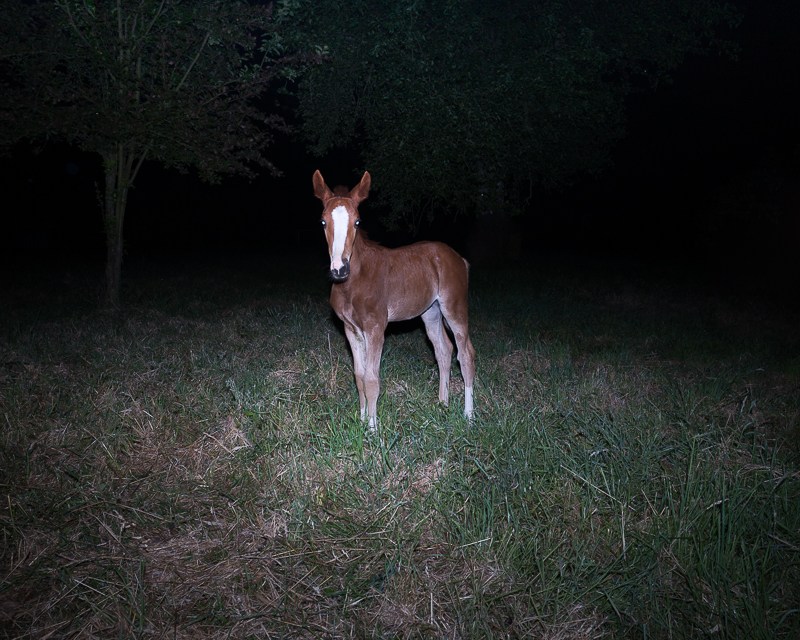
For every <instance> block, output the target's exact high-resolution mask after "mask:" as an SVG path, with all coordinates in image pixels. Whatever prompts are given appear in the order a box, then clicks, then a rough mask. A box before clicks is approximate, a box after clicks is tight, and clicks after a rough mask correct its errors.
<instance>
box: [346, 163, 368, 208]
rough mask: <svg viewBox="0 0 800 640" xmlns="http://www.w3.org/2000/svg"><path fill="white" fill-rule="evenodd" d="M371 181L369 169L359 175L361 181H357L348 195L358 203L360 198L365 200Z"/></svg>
mask: <svg viewBox="0 0 800 640" xmlns="http://www.w3.org/2000/svg"><path fill="white" fill-rule="evenodd" d="M371 183H372V178H371V177H370V175H369V171H365V172H364V175H363V176H361V182H359V183H358V184H357V185H356V186H355V187H353V190H352V191H351V192H350V197H351V198H352V199H353V202H355V203H356V206H358V203H359V202H361V201H362V200H366V199H367V196H368V195H369V186H370V184H371Z"/></svg>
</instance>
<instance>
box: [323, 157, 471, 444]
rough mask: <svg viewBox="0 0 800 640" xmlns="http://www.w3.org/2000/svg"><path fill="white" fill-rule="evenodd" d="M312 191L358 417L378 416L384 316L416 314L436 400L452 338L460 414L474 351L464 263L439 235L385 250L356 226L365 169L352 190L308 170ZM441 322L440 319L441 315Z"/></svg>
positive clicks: (373, 419)
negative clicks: (428, 348)
mask: <svg viewBox="0 0 800 640" xmlns="http://www.w3.org/2000/svg"><path fill="white" fill-rule="evenodd" d="M313 181H314V195H315V196H317V198H319V199H320V200H322V205H323V211H322V226H323V228H324V230H325V238H326V240H327V241H328V252H329V254H330V258H331V265H330V276H331V280H333V286H332V287H331V306H332V307H333V310H334V311H335V312H336V315H337V316H339V318H340V319H341V320H342V322H343V323H344V331H345V334H346V335H347V340H348V342H349V343H350V349H351V350H352V352H353V369H354V370H355V377H356V387H358V401H359V405H360V407H361V419H362V420H367V419H368V420H369V427H370V429H375V427H376V425H377V421H378V411H377V404H378V393H379V391H380V379H379V373H380V365H381V353H382V351H383V340H384V332H385V331H386V325H387V324H388V323H389V322H394V321H396V320H409V319H411V318H416V317H418V316H421V317H422V321H423V323H424V324H425V331H426V332H427V334H428V338H429V339H430V341H431V343H432V344H433V350H434V353H435V354H436V362H437V364H438V365H439V400H440V401H441V402H443V403H444V404H447V401H448V395H449V389H448V386H449V382H450V362H451V358H452V355H453V345H452V343H451V342H450V339H449V337H448V335H447V331H446V329H445V325H446V326H447V327H448V328H449V329H450V331H452V333H453V336H454V337H455V341H456V346H457V348H458V361H459V363H460V365H461V375H462V377H463V378H464V415H465V416H466V417H467V418H468V419H469V418H472V413H473V382H474V379H475V350H474V349H473V347H472V342H470V339H469V321H468V309H467V306H468V305H467V287H468V271H469V264H468V263H467V261H466V260H464V259H463V258H462V257H461V256H460V255H458V253H456V252H455V251H454V250H453V249H451V248H450V247H448V246H447V245H446V244H443V243H441V242H417V243H415V244H411V245H408V246H405V247H399V248H397V249H387V248H385V247H382V246H380V245H379V244H377V243H375V242H372V241H370V240H368V239H367V238H366V237H364V235H363V234H361V233H358V225H359V223H360V218H359V214H358V205H359V204H360V203H361V201H363V200H364V199H365V198H366V197H367V195H368V194H369V187H370V175H369V173H368V172H364V175H363V177H362V178H361V181H360V182H359V183H358V184H357V185H356V186H355V187H353V189H352V190H351V191H349V192H348V191H347V189H346V188H342V187H337V188H336V191H335V192H334V191H331V190H330V189H329V188H328V186H327V185H326V184H325V180H324V178H323V177H322V174H321V173H320V172H319V171H316V172H314V179H313ZM443 321H444V322H443Z"/></svg>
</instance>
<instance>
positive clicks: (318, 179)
mask: <svg viewBox="0 0 800 640" xmlns="http://www.w3.org/2000/svg"><path fill="white" fill-rule="evenodd" d="M313 182H314V195H315V196H317V198H319V199H320V200H322V202H325V201H327V200H330V199H331V198H332V197H333V192H332V191H331V190H330V189H328V185H327V184H325V178H323V177H322V174H321V173H320V172H319V169H317V170H316V171H315V172H314V178H313Z"/></svg>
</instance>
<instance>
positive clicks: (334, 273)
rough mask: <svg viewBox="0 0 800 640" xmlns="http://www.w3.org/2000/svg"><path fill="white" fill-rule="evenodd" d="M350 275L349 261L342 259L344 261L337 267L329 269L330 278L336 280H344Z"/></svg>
mask: <svg viewBox="0 0 800 640" xmlns="http://www.w3.org/2000/svg"><path fill="white" fill-rule="evenodd" d="M349 275H350V261H349V260H344V263H343V264H342V266H341V267H339V268H338V269H331V279H332V280H335V281H337V282H341V281H342V280H346V279H347V277H348V276H349Z"/></svg>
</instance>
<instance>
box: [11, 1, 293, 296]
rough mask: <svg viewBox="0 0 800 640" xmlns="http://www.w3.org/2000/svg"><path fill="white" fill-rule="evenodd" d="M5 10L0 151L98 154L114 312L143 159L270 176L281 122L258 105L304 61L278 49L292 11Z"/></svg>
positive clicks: (134, 6)
mask: <svg viewBox="0 0 800 640" xmlns="http://www.w3.org/2000/svg"><path fill="white" fill-rule="evenodd" d="M12 4H13V5H15V6H13V7H11V6H8V7H6V8H5V10H4V12H3V14H2V17H0V38H2V41H0V45H2V47H1V49H2V51H3V52H4V53H3V54H2V57H1V58H0V64H1V65H2V66H0V92H2V94H3V98H4V99H3V104H2V106H0V135H1V136H2V138H0V143H2V144H3V145H4V146H5V147H6V148H8V147H9V146H10V145H11V144H13V143H15V142H17V141H20V140H28V141H34V140H49V139H55V140H61V141H66V142H67V143H70V144H73V145H75V146H76V147H78V148H80V149H82V150H84V151H89V152H92V153H96V154H98V155H99V156H100V158H101V159H102V168H103V174H104V181H103V184H102V186H101V188H100V189H99V191H100V200H101V208H102V211H103V219H104V223H105V233H106V246H107V262H106V302H107V303H108V304H109V305H111V306H112V307H117V306H119V303H120V277H121V268H122V259H123V224H124V220H125V209H126V204H127V199H128V193H129V191H130V189H131V188H132V187H133V185H134V182H135V179H136V176H137V174H138V172H139V170H140V168H141V167H142V163H143V162H144V161H145V160H155V161H159V162H161V163H163V164H164V165H166V166H169V167H177V168H179V169H184V170H185V169H188V168H189V167H195V168H197V170H198V171H199V174H200V175H201V176H202V177H204V178H206V179H208V180H212V181H213V180H216V179H218V178H219V177H220V176H222V175H225V174H244V175H252V174H253V172H254V170H256V169H257V168H267V169H270V170H273V171H274V170H275V167H274V166H272V164H271V163H270V162H269V160H268V159H267V157H266V156H265V155H264V152H265V149H266V148H267V147H268V145H269V143H270V141H271V140H272V137H273V135H274V134H275V132H276V131H277V130H280V129H282V128H284V127H285V123H284V121H283V120H282V118H281V117H279V116H278V115H277V112H276V111H275V110H274V109H273V108H271V106H270V105H269V104H268V103H267V102H265V100H264V99H263V97H264V94H265V91H266V90H267V89H268V88H269V87H270V86H271V84H272V83H273V82H274V81H275V80H276V79H277V78H279V77H282V76H286V75H287V74H288V75H291V74H293V73H296V72H297V71H298V70H299V69H300V67H301V66H302V65H303V64H304V62H305V61H304V60H303V59H302V57H301V56H299V55H292V54H291V53H290V52H288V51H287V49H286V46H285V44H284V43H285V41H286V38H285V33H284V32H285V31H286V30H287V28H288V26H287V25H289V22H290V18H291V13H292V10H293V9H294V7H295V3H291V2H286V1H285V2H281V3H279V4H278V6H277V7H273V6H272V5H268V6H264V5H263V4H261V5H259V4H253V3H249V2H246V1H244V0H103V1H102V2H101V1H100V0H47V1H42V0H31V1H29V2H24V3H12ZM259 100H260V101H259Z"/></svg>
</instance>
